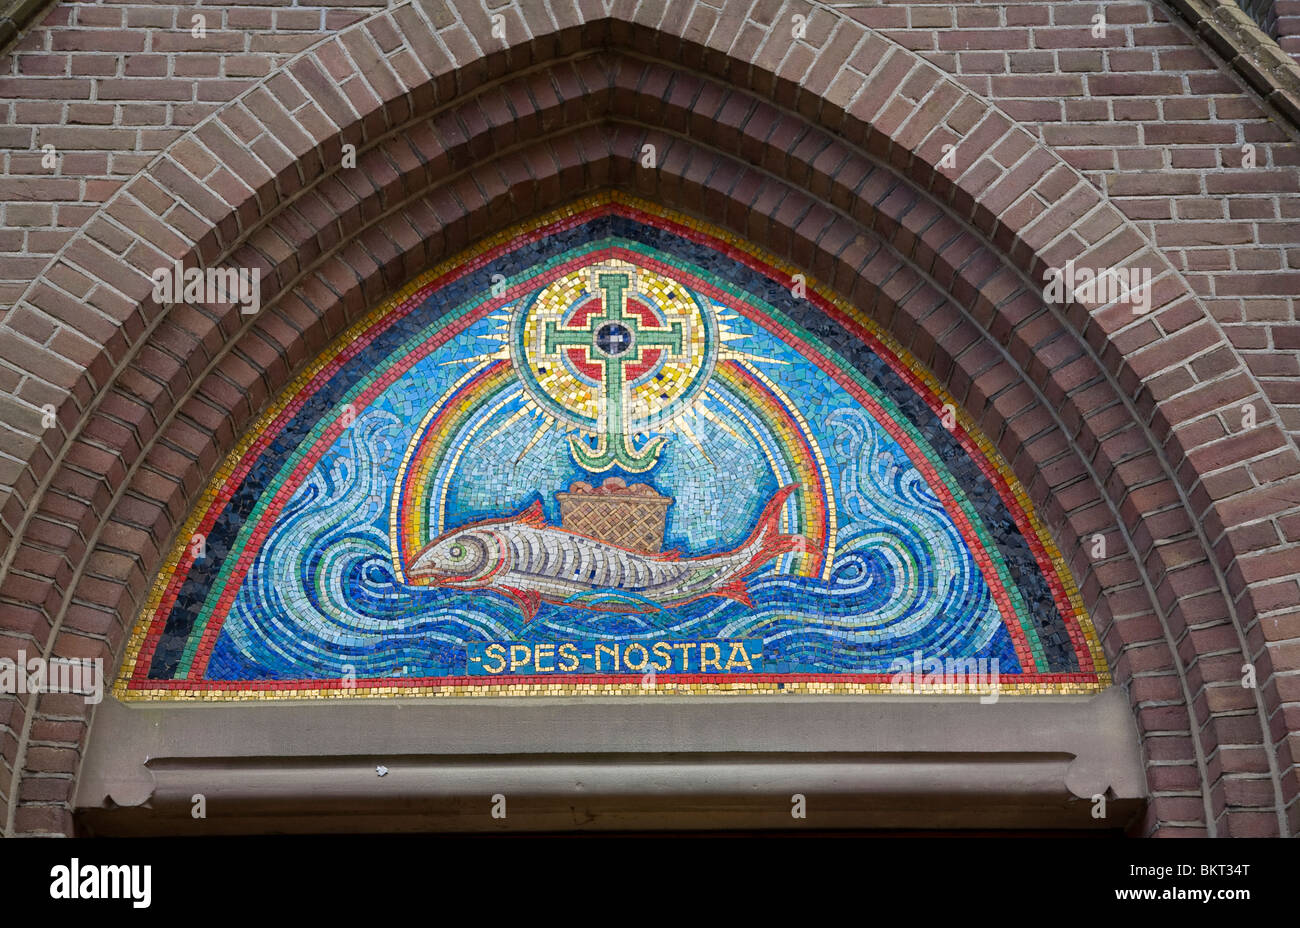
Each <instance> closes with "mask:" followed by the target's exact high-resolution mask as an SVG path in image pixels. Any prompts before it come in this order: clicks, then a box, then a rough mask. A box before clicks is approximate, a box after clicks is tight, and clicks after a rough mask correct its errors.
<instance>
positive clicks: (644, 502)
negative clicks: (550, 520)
mask: <svg viewBox="0 0 1300 928" xmlns="http://www.w3.org/2000/svg"><path fill="white" fill-rule="evenodd" d="M555 498H556V499H558V500H559V501H560V523H561V524H562V525H563V526H564V527H565V528H566V529H568V530H569V531H571V532H577V533H578V534H580V535H587V536H589V537H591V538H599V539H600V540H601V541H607V542H609V543H610V544H614V545H618V546H619V547H622V548H630V549H632V550H633V551H644V552H646V553H647V554H657V553H658V552H659V550H660V549H661V548H663V544H664V524H665V523H666V522H667V521H668V506H669V504H670V503H672V498H671V497H668V496H660V495H659V494H658V493H656V492H655V490H654V489H653V488H652V487H650V486H647V485H646V484H644V483H641V484H633V485H632V486H630V487H629V486H625V485H624V483H623V481H622V480H620V479H619V478H617V477H610V478H608V479H607V480H606V481H605V483H604V485H602V486H600V487H594V488H593V487H590V486H588V485H587V484H585V483H580V482H579V483H574V484H573V485H572V486H570V487H569V492H568V493H556V494H555Z"/></svg>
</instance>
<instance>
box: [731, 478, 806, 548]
mask: <svg viewBox="0 0 1300 928" xmlns="http://www.w3.org/2000/svg"><path fill="white" fill-rule="evenodd" d="M797 489H799V484H797V483H792V484H789V485H788V486H784V487H781V489H779V490H777V491H776V492H775V493H774V494H772V498H771V499H769V500H768V501H767V505H766V506H764V507H763V514H762V515H760V516H759V517H758V522H756V523H755V524H754V530H753V531H752V532H750V533H749V537H748V538H746V539H745V543H744V544H743V545H742V546H741V547H748V546H750V545H752V544H754V543H755V542H757V541H758V540H759V539H761V538H763V537H765V536H770V535H777V534H778V533H779V532H780V531H781V507H782V506H784V505H785V501H786V500H787V499H789V498H790V494H791V493H793V492H794V491H795V490H797ZM790 537H795V536H790Z"/></svg>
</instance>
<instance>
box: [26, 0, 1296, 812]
mask: <svg viewBox="0 0 1300 928" xmlns="http://www.w3.org/2000/svg"><path fill="white" fill-rule="evenodd" d="M11 6H12V10H11V11H10V14H9V18H8V19H4V20H0V26H3V25H4V24H8V25H7V27H8V30H9V32H10V33H11V34H10V36H9V38H8V39H7V40H6V41H7V42H8V43H9V44H8V46H7V49H6V51H5V61H6V62H7V66H6V67H5V70H4V71H3V73H2V74H0V86H2V87H3V94H2V95H3V99H4V100H5V103H6V115H7V121H6V122H5V124H4V125H3V126H0V132H2V133H3V137H4V139H5V141H6V151H5V162H4V168H5V173H4V176H3V178H0V183H2V184H3V189H4V191H5V193H4V196H3V197H0V200H3V202H4V213H3V223H0V290H2V291H3V293H4V296H5V299H4V304H3V305H4V306H5V307H7V308H6V309H5V311H4V313H3V316H0V339H2V340H0V375H2V376H3V380H0V389H3V394H4V395H3V402H4V410H5V415H4V418H3V425H4V428H5V441H4V447H3V449H0V483H2V484H3V488H2V489H0V492H2V494H3V495H0V532H2V533H3V534H2V535H0V543H3V544H2V547H0V614H2V618H0V735H2V736H3V759H4V767H3V769H2V770H0V822H3V828H4V832H5V834H7V835H48V834H64V835H67V834H83V835H95V834H242V833H265V832H284V831H290V832H306V833H319V832H333V831H364V832H375V831H453V832H465V831H574V830H604V831H635V830H645V829H655V830H661V829H669V830H691V829H710V830H713V829H736V830H760V829H762V830H766V829H799V828H804V829H809V828H811V829H818V830H831V829H854V830H859V831H864V830H875V831H888V832H891V833H892V832H918V831H923V832H928V833H933V832H953V831H963V830H965V831H969V830H979V831H1007V832H1015V833H1047V832H1051V833H1063V832H1064V833H1084V832H1104V833H1110V834H1126V835H1132V836H1178V835H1186V836H1222V837H1235V836H1270V835H1272V836H1277V835H1295V834H1297V833H1300V767H1298V766H1297V755H1298V754H1300V445H1298V444H1297V437H1298V436H1300V322H1297V319H1296V310H1297V303H1298V302H1300V147H1298V146H1297V141H1298V139H1300V47H1297V46H1296V44H1295V42H1296V38H1297V37H1298V36H1300V18H1297V17H1295V16H1292V15H1290V14H1289V9H1288V5H1287V4H1284V3H1277V4H1264V5H1263V6H1262V7H1261V8H1260V9H1255V8H1254V7H1251V5H1246V6H1247V7H1248V8H1249V9H1247V8H1243V7H1240V6H1237V5H1236V4H1234V3H1230V2H1227V0H1174V2H1170V3H1165V2H1131V0H1130V2H1102V3H1076V2H1062V3H1046V4H1021V3H996V2H990V3H970V4H934V3H909V2H886V3H872V4H859V3H820V2H793V3H787V2H783V0H735V2H732V0H716V2H712V0H680V2H679V0H664V2H659V0H655V2H649V0H626V2H625V0H501V2H496V3H491V2H481V0H399V2H391V3H384V2H374V3H370V4H366V3H346V4H335V3H329V2H321V3H320V4H319V5H313V4H312V3H310V2H306V0H303V2H299V3H297V4H295V5H290V4H289V3H287V2H286V3H283V4H281V3H259V4H256V5H248V6H238V5H232V6H230V7H228V8H217V7H212V6H209V5H207V4H204V3H176V4H171V3H168V4H162V3H140V4H131V3H107V2H105V3H52V4H48V3H47V4H13V5H11ZM1255 6H1256V7H1259V6H1260V5H1258V4H1256V5H1255ZM1252 14H1253V16H1254V18H1252ZM0 34H3V33H2V32H0Z"/></svg>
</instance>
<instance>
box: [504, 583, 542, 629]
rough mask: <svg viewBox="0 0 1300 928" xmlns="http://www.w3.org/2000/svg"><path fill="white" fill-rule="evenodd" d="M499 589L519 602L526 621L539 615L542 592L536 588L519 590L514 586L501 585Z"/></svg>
mask: <svg viewBox="0 0 1300 928" xmlns="http://www.w3.org/2000/svg"><path fill="white" fill-rule="evenodd" d="M499 589H500V590H501V592H502V593H505V594H506V595H507V596H509V597H510V598H511V599H513V600H514V601H515V602H516V603H518V604H519V608H520V610H522V611H523V613H524V621H525V622H531V621H532V620H533V618H534V617H535V616H536V615H537V610H538V609H539V608H540V607H541V605H542V594H541V593H539V592H537V591H536V590H517V589H515V588H514V587H512V586H503V587H499Z"/></svg>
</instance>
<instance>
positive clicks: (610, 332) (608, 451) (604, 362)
mask: <svg viewBox="0 0 1300 928" xmlns="http://www.w3.org/2000/svg"><path fill="white" fill-rule="evenodd" d="M629 281H630V279H629V277H628V275H627V273H626V272H622V271H601V272H600V273H598V274H597V275H596V283H597V285H598V286H599V287H600V289H601V290H602V291H604V295H605V299H604V312H602V313H601V314H600V315H598V316H592V317H591V318H590V319H588V320H587V324H586V325H585V326H577V327H570V326H562V325H560V324H559V323H557V322H555V321H554V320H547V322H546V324H545V326H544V328H543V332H542V351H543V352H544V353H545V354H548V355H551V354H555V353H557V352H558V351H559V350H560V349H561V348H565V347H574V348H586V349H587V357H588V358H590V359H591V360H592V361H593V362H595V363H597V364H599V365H601V385H602V388H603V390H604V400H605V404H604V408H605V428H604V431H603V433H602V434H601V435H600V438H599V439H598V442H597V445H596V450H595V452H594V453H593V452H592V451H591V449H590V448H588V447H587V446H586V444H585V443H584V442H582V441H581V439H578V438H571V439H569V445H570V447H571V448H572V449H573V456H574V458H575V459H577V461H578V464H579V465H581V466H582V467H583V468H584V469H586V470H590V471H596V472H600V471H603V470H609V468H611V467H613V466H614V465H615V464H617V465H618V466H620V467H622V468H623V469H624V470H627V471H631V472H632V473H640V472H642V471H646V470H649V469H650V468H651V467H653V466H654V464H655V462H656V461H657V460H659V453H660V452H661V451H662V450H663V445H664V442H665V441H667V438H665V437H664V436H662V435H660V436H656V437H655V438H652V439H650V441H648V442H647V443H646V444H645V446H644V447H643V448H642V449H641V450H640V451H638V450H637V449H636V448H635V447H634V446H633V444H632V441H631V439H630V438H629V437H628V435H627V434H626V431H625V429H626V423H625V421H624V417H625V416H626V409H627V404H628V385H627V381H626V378H625V375H624V368H625V365H626V364H627V363H628V362H629V361H633V362H635V361H640V360H641V350H642V349H644V348H663V349H665V350H667V352H668V354H669V357H672V358H681V357H682V356H683V354H684V352H685V342H686V339H685V337H684V335H683V326H682V323H680V322H670V323H668V326H667V327H666V328H663V327H654V326H647V325H642V324H641V322H640V320H639V319H638V318H637V316H636V315H635V314H630V315H629V314H628V313H627V312H626V301H627V295H626V294H627V289H628V284H629Z"/></svg>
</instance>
